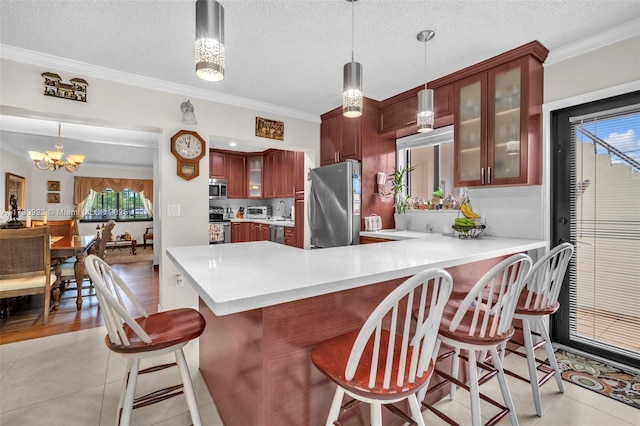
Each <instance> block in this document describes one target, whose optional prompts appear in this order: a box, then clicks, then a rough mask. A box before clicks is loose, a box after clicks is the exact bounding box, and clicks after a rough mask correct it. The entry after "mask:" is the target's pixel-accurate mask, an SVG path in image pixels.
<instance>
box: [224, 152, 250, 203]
mask: <svg viewBox="0 0 640 426" xmlns="http://www.w3.org/2000/svg"><path fill="white" fill-rule="evenodd" d="M245 163H246V157H245V156H244V155H236V154H229V155H228V157H227V197H228V198H247V174H246V165H245Z"/></svg>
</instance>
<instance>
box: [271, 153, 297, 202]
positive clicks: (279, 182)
mask: <svg viewBox="0 0 640 426" xmlns="http://www.w3.org/2000/svg"><path fill="white" fill-rule="evenodd" d="M303 168H304V153H302V152H294V151H282V150H269V151H266V152H265V154H264V178H263V183H264V193H263V195H264V197H265V198H292V197H294V196H295V193H296V190H297V189H296V186H297V185H299V184H300V182H301V181H302V179H304V177H303V176H298V174H303V173H304V170H303ZM302 183H303V185H302V191H304V181H302Z"/></svg>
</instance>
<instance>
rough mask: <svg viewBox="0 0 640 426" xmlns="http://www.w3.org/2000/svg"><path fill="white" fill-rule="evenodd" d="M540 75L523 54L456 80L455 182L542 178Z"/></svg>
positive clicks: (536, 180)
mask: <svg viewBox="0 0 640 426" xmlns="http://www.w3.org/2000/svg"><path fill="white" fill-rule="evenodd" d="M542 78H543V71H542V63H541V62H540V61H539V60H537V59H536V58H534V57H533V56H524V57H521V58H518V59H513V60H511V61H509V62H507V63H503V64H501V65H497V66H494V67H493V68H490V69H488V70H487V71H484V72H480V73H478V74H475V75H471V76H469V77H466V78H464V79H461V80H459V81H457V82H456V84H455V86H454V90H455V96H454V99H455V108H456V112H457V113H456V114H455V118H454V144H455V159H454V176H455V186H456V187H459V186H487V185H537V184H540V183H541V175H542V171H541V168H542V165H541V153H542V149H541V146H542V128H541V127H542V92H543V79H542Z"/></svg>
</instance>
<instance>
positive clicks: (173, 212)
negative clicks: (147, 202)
mask: <svg viewBox="0 0 640 426" xmlns="http://www.w3.org/2000/svg"><path fill="white" fill-rule="evenodd" d="M167 216H180V204H169V205H168V206H167Z"/></svg>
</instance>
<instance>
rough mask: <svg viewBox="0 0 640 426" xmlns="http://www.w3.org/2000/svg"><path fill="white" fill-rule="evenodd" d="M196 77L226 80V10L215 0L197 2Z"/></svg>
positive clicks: (208, 79) (198, 0)
mask: <svg viewBox="0 0 640 426" xmlns="http://www.w3.org/2000/svg"><path fill="white" fill-rule="evenodd" d="M196 75H197V76H198V77H200V78H202V79H203V80H207V81H220V80H222V79H223V78H224V8H223V7H222V5H221V4H220V3H218V2H217V1H215V0H197V1H196Z"/></svg>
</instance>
